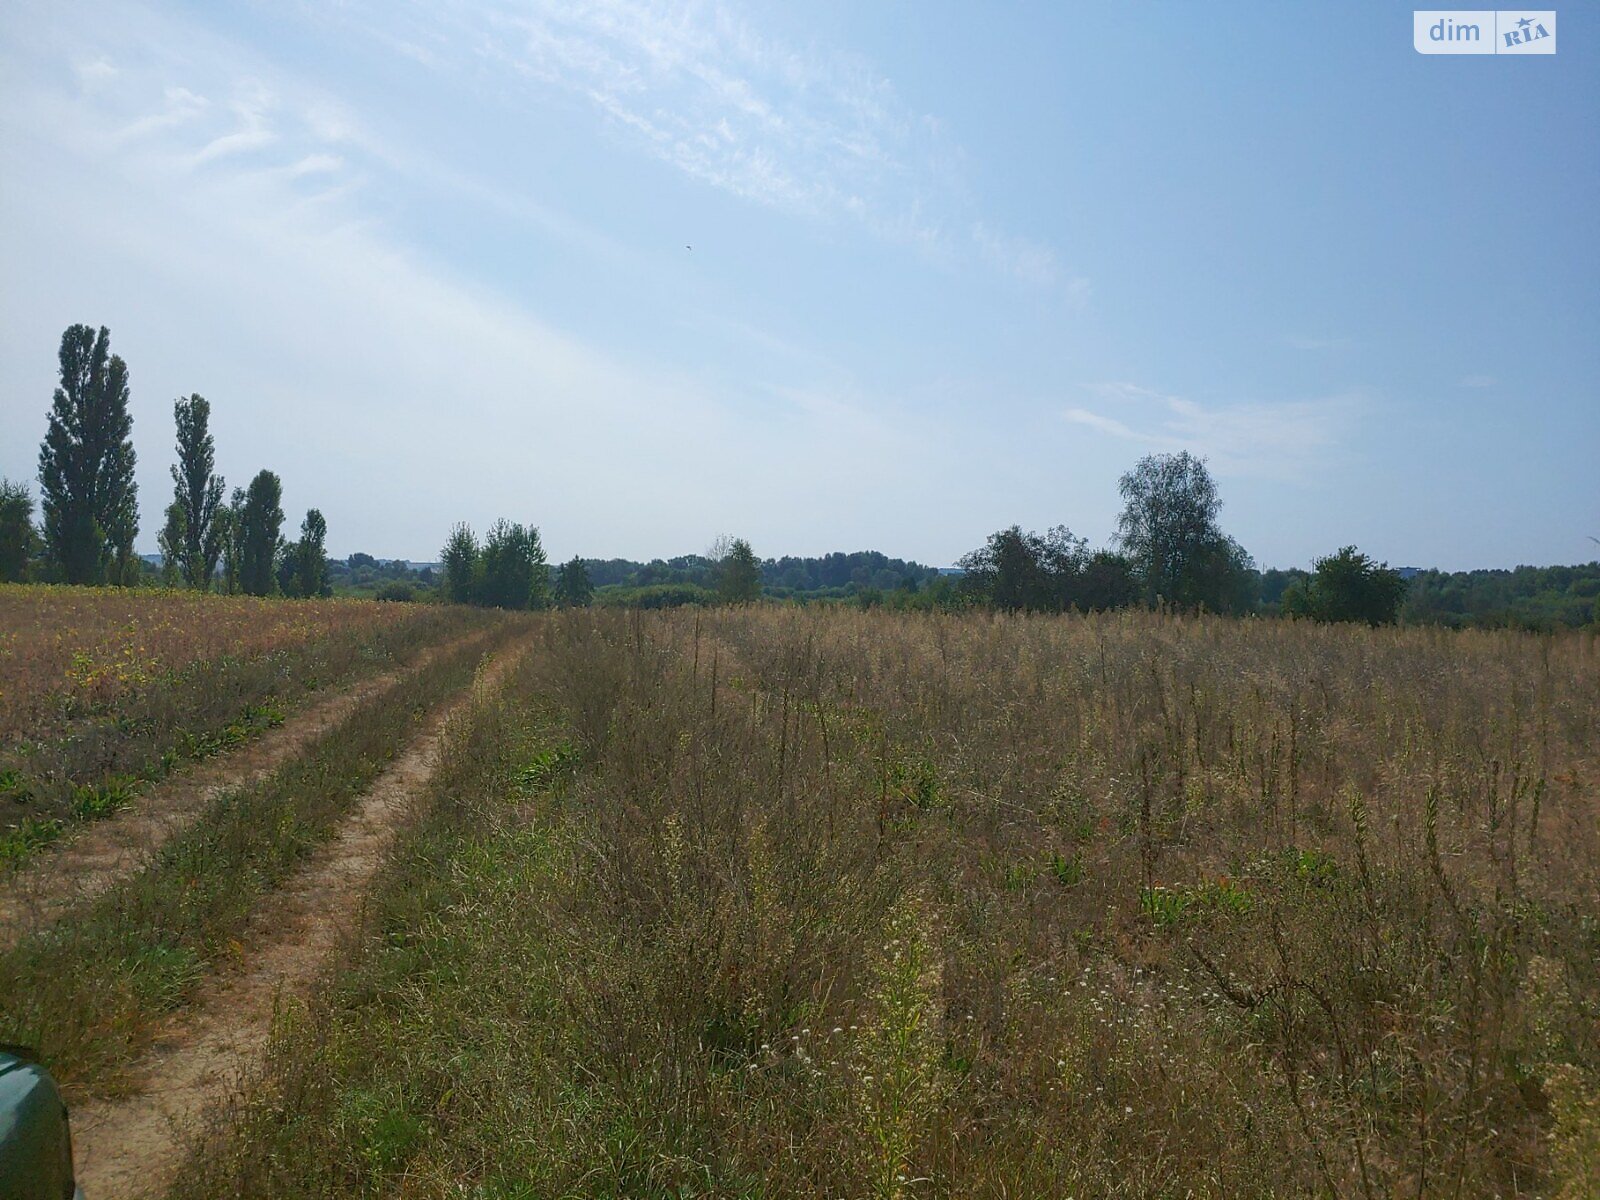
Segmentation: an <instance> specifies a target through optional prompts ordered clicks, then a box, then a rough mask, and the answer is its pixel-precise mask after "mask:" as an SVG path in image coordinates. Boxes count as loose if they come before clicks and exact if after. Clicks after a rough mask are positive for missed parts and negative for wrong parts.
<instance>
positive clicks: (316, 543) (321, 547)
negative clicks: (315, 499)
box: [294, 508, 333, 599]
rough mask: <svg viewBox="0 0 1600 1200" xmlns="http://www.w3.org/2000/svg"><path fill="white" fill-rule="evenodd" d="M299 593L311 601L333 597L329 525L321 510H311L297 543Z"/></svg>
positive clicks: (295, 573) (295, 572) (295, 578)
mask: <svg viewBox="0 0 1600 1200" xmlns="http://www.w3.org/2000/svg"><path fill="white" fill-rule="evenodd" d="M294 581H295V594H296V595H298V596H304V597H306V598H307V599H315V598H317V597H318V596H331V595H332V594H333V589H332V587H331V586H330V585H329V583H328V522H327V521H326V520H325V519H324V518H323V516H322V513H321V512H320V511H318V510H317V509H315V508H313V509H309V510H307V512H306V519H305V520H304V521H303V522H301V525H300V540H299V541H298V542H296V543H295V544H294Z"/></svg>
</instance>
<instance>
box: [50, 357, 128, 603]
mask: <svg viewBox="0 0 1600 1200" xmlns="http://www.w3.org/2000/svg"><path fill="white" fill-rule="evenodd" d="M59 359H60V369H61V382H60V384H59V385H58V386H57V388H56V391H55V397H54V399H53V401H52V403H51V407H50V425H49V428H48V430H47V431H46V432H45V437H44V443H43V444H42V445H41V446H40V447H39V486H40V493H41V497H40V498H41V500H42V507H43V509H44V539H45V546H46V548H47V550H48V553H49V555H50V558H51V559H52V561H53V562H54V563H55V565H56V566H57V568H58V569H59V570H60V572H61V577H62V579H63V580H64V581H65V582H67V583H104V582H106V581H107V579H111V580H113V581H115V582H124V581H126V580H127V577H128V575H129V573H130V569H131V566H132V562H133V539H134V537H135V536H136V535H137V534H138V532H139V489H138V485H137V484H136V483H135V482H134V478H133V465H134V453H133V441H132V433H133V416H132V415H131V414H130V413H129V412H128V366H127V364H126V363H124V362H123V361H122V359H121V358H120V357H118V356H117V355H115V354H112V353H111V332H110V330H108V329H106V327H105V326H103V325H102V326H101V327H100V331H99V333H98V334H97V333H96V332H95V331H94V330H93V329H91V328H89V326H87V325H73V326H70V327H69V328H68V329H67V330H66V332H65V333H63V334H62V335H61V349H60V353H59Z"/></svg>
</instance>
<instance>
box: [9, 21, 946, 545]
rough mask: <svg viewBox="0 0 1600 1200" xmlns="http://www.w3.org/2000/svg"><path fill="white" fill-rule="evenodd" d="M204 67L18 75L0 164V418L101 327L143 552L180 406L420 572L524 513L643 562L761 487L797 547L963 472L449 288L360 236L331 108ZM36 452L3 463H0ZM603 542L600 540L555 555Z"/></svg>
mask: <svg viewBox="0 0 1600 1200" xmlns="http://www.w3.org/2000/svg"><path fill="white" fill-rule="evenodd" d="M152 36H156V35H155V34H152ZM161 40H162V43H163V45H166V46H171V45H173V44H174V41H175V39H174V38H173V37H172V36H171V34H170V31H169V30H162V31H161ZM3 48H4V47H0V49H3ZM207 50H208V53H206V54H205V55H204V56H201V57H198V58H196V59H194V60H190V61H187V62H182V61H173V60H172V59H170V58H160V59H145V60H142V69H140V70H131V69H130V70H129V71H126V72H124V73H123V76H122V77H121V78H120V79H119V80H118V86H117V89H115V91H114V92H113V91H111V90H107V91H105V92H104V93H102V92H95V93H94V94H89V93H88V92H86V91H83V90H81V89H80V90H79V92H77V93H73V92H70V91H63V90H61V89H60V88H59V87H58V86H57V85H56V84H54V83H52V78H53V68H54V67H55V66H56V65H57V63H56V62H52V61H51V60H49V59H48V58H45V59H41V60H39V61H35V62H29V63H28V64H27V67H28V70H27V71H25V72H23V73H20V74H18V75H14V76H13V77H12V78H11V79H10V80H8V83H7V97H8V99H14V100H16V101H17V103H15V104H8V105H7V106H6V108H5V110H4V111H0V147H4V158H3V160H0V162H3V165H4V168H5V170H6V171H7V173H10V172H13V171H14V172H16V173H17V175H18V176H20V177H26V178H29V179H30V180H32V181H34V186H32V187H30V188H28V189H6V190H5V192H4V193H3V194H0V229H3V230H4V231H5V232H4V235H3V242H0V251H3V253H4V258H5V261H6V263H7V274H8V276H9V277H10V278H12V279H26V280H28V281H29V287H28V288H27V290H26V291H24V290H23V289H21V288H18V287H11V288H7V289H6V290H5V291H4V292H3V293H0V425H3V426H4V427H6V428H8V429H9V428H25V427H31V426H32V425H33V424H34V423H36V421H37V417H38V413H37V411H36V407H37V405H36V398H37V397H38V396H40V395H44V396H48V393H49V379H50V370H51V361H50V360H51V347H52V346H53V341H54V338H56V337H58V336H59V333H60V329H61V328H62V326H63V325H64V324H65V323H66V322H68V321H73V320H81V319H91V320H95V321H101V320H104V321H105V322H106V323H107V324H109V325H110V326H111V327H112V329H113V335H114V340H115V345H116V349H117V350H118V352H119V353H122V354H124V355H125V356H126V357H127V358H128V361H129V363H130V367H131V369H132V373H133V376H134V392H135V395H134V407H135V423H136V430H137V431H139V432H138V433H137V436H138V439H139V448H140V476H141V484H142V486H143V488H144V489H145V491H144V498H145V505H144V507H145V509H146V518H147V519H146V526H147V528H146V529H145V532H144V536H143V537H142V538H141V544H142V546H148V545H150V544H152V543H153V530H152V529H151V528H149V526H150V525H151V520H150V513H151V512H153V511H158V509H159V505H158V503H157V499H156V498H158V497H160V496H161V495H162V494H163V492H164V491H165V489H166V488H167V487H168V486H169V484H168V483H167V481H166V479H165V472H164V466H165V462H166V460H167V455H166V454H164V453H163V447H162V438H161V436H160V435H159V434H158V433H157V431H160V430H170V425H169V424H168V423H169V422H170V411H171V410H170V398H171V397H172V396H173V395H178V394H187V393H188V392H190V391H200V392H201V393H203V394H206V395H208V396H209V397H210V398H211V399H212V400H213V402H214V404H215V406H216V407H215V417H214V420H215V422H216V432H217V437H218V451H219V466H220V467H221V468H222V469H223V470H224V472H225V473H226V474H227V475H228V477H229V481H230V483H239V482H242V481H243V480H244V479H245V478H247V477H248V476H249V474H251V473H253V472H254V471H255V470H257V469H259V468H260V467H261V466H263V465H269V466H272V467H273V468H275V469H277V470H279V471H280V473H282V475H283V476H284V480H285V484H286V487H287V489H288V494H289V497H290V505H291V507H295V508H298V507H299V506H301V505H304V504H307V503H315V504H317V505H318V506H319V507H322V508H323V509H324V511H325V512H326V514H327V516H328V519H329V522H330V525H331V527H332V528H333V529H334V530H335V535H334V537H335V545H336V546H342V547H345V548H348V549H355V548H359V547H362V546H366V547H368V548H371V549H374V550H381V551H384V552H390V553H406V554H410V555H413V556H415V555H418V554H426V553H428V552H429V547H428V545H427V544H423V545H421V546H419V545H417V544H415V543H414V542H412V541H410V540H409V537H410V536H414V535H415V534H416V533H417V532H419V531H420V533H421V535H422V536H424V537H432V536H435V535H437V536H442V532H443V529H444V528H445V526H446V525H447V524H448V523H449V521H450V520H453V519H457V518H466V519H470V520H473V521H475V522H477V523H479V524H480V525H481V524H483V523H486V522H487V521H488V520H490V519H492V518H493V517H494V516H497V515H509V516H517V517H522V518H524V519H526V518H527V517H528V516H530V515H533V516H535V517H536V519H538V520H539V521H541V522H545V523H547V525H548V527H549V528H550V529H551V530H553V531H556V534H555V537H554V539H553V540H552V548H553V549H556V550H559V551H564V552H571V551H572V550H575V549H579V548H581V549H584V550H585V551H587V552H591V553H602V552H603V553H630V554H641V553H649V552H654V551H659V550H660V549H662V548H663V547H671V546H674V545H682V544H683V541H684V539H685V538H686V537H688V538H693V537H698V536H700V534H699V533H696V531H697V530H699V531H702V532H704V533H705V534H706V535H707V536H709V533H710V532H712V531H714V530H715V529H716V528H719V527H720V526H721V524H722V523H723V521H725V520H726V516H727V512H726V504H727V497H728V496H729V495H743V496H764V497H774V498H775V499H774V500H773V502H772V503H771V504H770V505H768V506H767V507H766V508H765V509H763V510H762V511H763V512H764V514H765V516H764V519H765V521H766V522H767V523H766V525H765V526H764V527H765V528H766V529H767V530H768V532H769V533H770V534H771V535H772V536H773V537H774V538H777V537H779V536H781V537H782V538H783V539H784V543H785V544H786V545H787V546H791V547H794V546H798V547H802V548H804V547H805V546H806V545H807V544H808V543H810V542H813V541H814V540H815V539H816V538H817V536H818V531H819V530H825V529H826V528H827V527H828V526H829V525H830V524H833V525H839V524H845V523H850V522H855V523H856V525H855V527H857V528H859V527H860V525H859V521H860V513H861V512H862V511H863V509H864V507H865V506H866V497H867V496H868V495H869V494H874V493H875V492H876V490H877V489H879V488H883V487H888V488H890V489H891V490H893V491H894V493H895V494H897V495H904V496H908V497H919V496H920V497H921V498H922V499H921V501H919V503H921V502H927V503H929V504H936V503H937V497H936V496H934V495H932V494H930V489H934V490H938V489H937V485H936V484H935V483H933V482H931V481H933V480H937V479H939V478H941V477H947V476H949V475H952V474H954V473H955V463H954V462H953V461H952V458H953V455H954V449H953V447H948V446H941V445H940V444H939V443H938V441H937V436H936V434H935V433H933V432H932V431H929V430H926V429H918V428H915V427H913V426H911V425H910V423H909V422H893V421H890V420H888V419H887V418H885V417H884V416H883V415H881V414H880V413H874V412H872V411H870V406H869V405H868V404H867V403H866V402H865V401H863V400H862V399H861V398H860V397H856V396H854V395H853V394H852V393H851V392H850V390H849V389H848V388H837V389H831V390H830V389H823V388H818V387H814V386H813V387H804V386H799V385H795V386H788V385H786V387H785V388H784V389H777V388H767V389H766V391H767V392H768V393H769V394H770V395H771V396H772V398H773V399H775V400H776V401H777V403H775V404H772V405H767V406H759V405H757V406H753V405H751V404H750V403H749V402H748V401H749V392H750V390H751V387H752V386H753V387H758V388H759V387H760V385H759V384H755V385H750V384H747V385H746V386H743V387H740V386H737V385H735V386H731V387H729V386H723V385H718V384H716V383H714V382H709V381H707V380H706V379H703V378H697V377H689V376H686V375H683V374H680V373H675V372H673V371H671V370H665V369H663V368H661V367H660V366H659V365H658V364H648V363H647V364H633V363H630V362H627V361H623V360H620V359H618V358H617V357H615V356H613V355H610V354H608V353H606V352H604V351H603V350H601V349H599V348H597V347H596V346H595V345H592V344H590V343H587V342H585V341H584V340H582V339H580V338H577V337H574V336H572V335H570V334H567V333H565V332H563V331H561V330H559V329H557V328H555V327H554V326H553V325H551V324H550V323H549V322H547V321H544V320H542V319H540V318H539V317H538V316H536V315H534V314H533V313H531V312H529V311H528V310H527V309H525V308H523V307H521V306H520V305H518V304H516V303H514V302H512V301H510V300H509V299H507V298H506V297H504V296H501V295H499V294H497V293H495V292H493V291H492V290H489V289H486V288H483V287H481V286H476V285H474V284H472V283H471V282H468V281H466V280H463V279H460V278H457V277H454V276H452V275H451V274H450V273H449V272H447V271H445V270H443V269H441V268H440V266H439V265H438V264H436V263H433V262H430V261H428V260H427V259H425V258H423V257H421V256H419V255H417V254H415V253H413V252H411V251H409V250H408V249H407V248H406V246H405V245H404V244H403V243H402V242H401V241H399V240H398V239H397V238H396V237H395V236H394V235H393V233H392V231H390V230H388V229H386V228H385V226H384V225H383V224H381V223H377V222H375V221H374V220H373V219H372V216H371V213H370V211H369V210H370V207H371V206H370V205H368V204H367V203H366V201H365V198H364V196H363V193H362V192H361V191H360V190H359V188H357V187H356V186H355V182H354V181H355V180H357V179H358V178H359V176H360V175H362V174H363V173H366V172H369V171H375V170H378V169H379V168H380V167H381V166H382V165H383V163H382V162H380V161H379V159H378V156H377V155H376V154H375V153H372V152H370V151H369V149H368V148H369V147H370V146H373V145H375V143H373V142H371V140H370V139H369V138H368V137H367V136H366V135H365V134H364V133H363V132H362V127H361V125H360V123H359V121H358V120H356V119H355V117H354V116H353V115H352V114H350V113H348V112H347V111H346V110H345V109H344V108H343V106H342V105H341V104H340V102H339V101H338V99H337V98H333V97H328V96H324V95H321V94H319V93H317V92H316V91H315V90H314V89H310V88H306V87H304V86H302V85H300V84H299V83H297V82H296V81H294V80H290V79H284V78H281V77H272V78H271V79H270V81H269V82H246V83H243V84H235V83H234V82H233V81H235V80H240V79H244V80H249V79H251V78H252V75H251V71H252V70H253V69H255V68H256V67H257V66H258V64H253V63H251V62H249V61H248V60H247V59H243V58H241V57H240V56H238V55H230V54H227V53H223V52H219V51H218V49H217V48H216V47H215V46H208V47H207ZM130 61H134V60H132V59H130ZM207 95H209V96H212V97H224V96H226V97H228V99H227V100H225V101H224V100H216V99H214V100H213V101H211V102H207V101H206V100H205V99H204V97H205V96H207ZM151 118H156V119H151ZM23 128H25V129H27V130H28V132H29V136H28V137H26V138H23V137H18V136H14V135H15V133H16V131H17V130H18V129H23ZM381 149H382V150H383V152H384V153H385V154H386V155H387V156H388V158H389V160H390V161H395V162H405V161H408V160H409V159H410V152H409V151H400V150H396V149H394V148H392V147H383V148H381ZM245 151H249V153H248V154H247V153H245ZM196 164H203V165H204V169H203V170H198V171H197V170H195V169H194V167H195V165H196ZM330 182H331V183H332V185H333V186H326V185H328V184H329V183H330ZM319 188H321V189H322V190H317V189H319ZM353 189H354V190H353ZM308 192H309V193H310V194H308ZM113 194H114V195H115V196H116V197H117V201H116V203H115V204H107V203H105V199H104V198H105V197H106V196H107V195H113ZM61 229H70V230H72V231H73V236H72V238H71V239H68V240H66V241H63V240H62V239H60V238H59V237H56V236H53V235H52V234H53V231H58V230H61ZM90 297H92V300H93V310H92V311H91V312H88V313H85V312H84V311H83V305H84V302H85V300H86V299H87V298H90ZM774 345H775V347H776V346H777V345H779V343H775V344H774ZM775 444H778V445H781V446H782V448H783V449H782V453H780V454H775V453H774V452H773V446H774V445H775ZM602 448H603V449H602ZM28 461H29V459H28V454H27V452H26V448H25V447H24V448H21V449H19V448H18V446H17V445H15V444H14V445H12V446H9V447H6V448H5V450H4V453H3V454H0V473H21V472H26V471H27V470H28V469H29V467H28ZM685 464H694V465H695V466H696V469H695V470H690V471H686V470H685V469H684V468H685ZM819 480H821V481H823V482H824V483H825V484H826V486H824V487H820V488H819V487H818V486H817V482H818V481H819ZM944 490H947V489H944ZM801 494H804V495H806V496H807V497H808V501H807V504H806V505H804V506H799V505H794V504H791V503H788V502H786V501H784V500H783V499H782V497H784V496H798V495H801ZM645 497H648V498H649V499H648V502H647V503H641V501H642V500H643V499H644V498H645ZM776 513H782V514H785V515H782V516H775V515H774V514H776ZM746 516H747V517H748V514H746ZM596 529H603V530H608V531H610V533H609V537H610V539H611V540H610V542H609V544H608V543H606V542H598V544H597V542H596V541H595V540H591V541H589V542H588V543H587V544H585V545H582V546H581V547H580V546H574V545H572V544H571V541H570V540H568V541H566V542H565V544H563V533H562V532H561V531H566V532H565V535H564V536H565V538H566V539H571V538H572V537H573V532H572V531H575V530H576V531H582V530H596ZM397 531H402V532H400V533H397ZM404 531H411V533H410V534H406V533H405V532H404ZM398 536H406V537H407V538H408V540H407V542H406V543H405V544H400V545H396V544H395V542H396V539H397V537H398Z"/></svg>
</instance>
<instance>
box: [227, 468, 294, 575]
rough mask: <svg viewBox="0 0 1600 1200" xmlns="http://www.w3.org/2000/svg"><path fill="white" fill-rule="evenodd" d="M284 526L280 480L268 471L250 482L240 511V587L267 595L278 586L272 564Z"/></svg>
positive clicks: (275, 557)
mask: <svg viewBox="0 0 1600 1200" xmlns="http://www.w3.org/2000/svg"><path fill="white" fill-rule="evenodd" d="M282 529H283V482H282V481H281V480H280V479H279V478H278V477H277V476H276V475H274V474H273V473H272V472H271V471H262V472H260V473H259V474H257V475H256V477H255V478H254V479H252V480H251V481H250V486H249V488H248V489H246V491H245V494H244V504H243V505H242V506H241V508H240V510H239V533H238V537H239V587H240V590H242V591H244V592H245V593H246V594H248V595H251V596H270V595H272V593H273V590H274V589H275V588H276V587H277V582H278V581H277V578H276V577H275V575H274V566H275V565H276V562H277V557H278V542H279V540H280V537H281V531H282Z"/></svg>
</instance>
